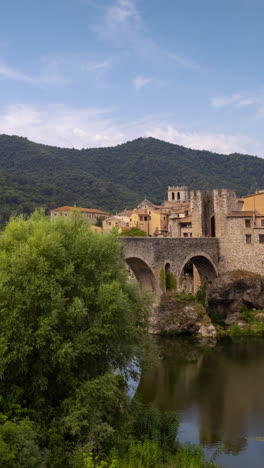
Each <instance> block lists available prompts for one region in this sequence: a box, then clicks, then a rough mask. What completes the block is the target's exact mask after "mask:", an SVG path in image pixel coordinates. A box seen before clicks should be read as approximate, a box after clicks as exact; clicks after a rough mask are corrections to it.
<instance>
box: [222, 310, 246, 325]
mask: <svg viewBox="0 0 264 468" xmlns="http://www.w3.org/2000/svg"><path fill="white" fill-rule="evenodd" d="M241 320H242V315H241V313H240V312H236V313H234V314H232V315H229V316H228V317H227V318H226V320H225V324H226V325H235V324H237V323H238V322H239V321H241Z"/></svg>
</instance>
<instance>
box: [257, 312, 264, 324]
mask: <svg viewBox="0 0 264 468" xmlns="http://www.w3.org/2000/svg"><path fill="white" fill-rule="evenodd" d="M255 319H256V320H258V321H259V322H264V312H258V313H257V314H256V315H255Z"/></svg>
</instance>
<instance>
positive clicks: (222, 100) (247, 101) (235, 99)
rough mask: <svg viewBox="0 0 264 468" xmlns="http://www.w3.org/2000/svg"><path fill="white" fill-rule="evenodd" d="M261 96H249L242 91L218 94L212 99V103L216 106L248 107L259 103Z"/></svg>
mask: <svg viewBox="0 0 264 468" xmlns="http://www.w3.org/2000/svg"><path fill="white" fill-rule="evenodd" d="M259 100H260V98H257V97H253V96H247V95H244V94H241V93H236V94H231V95H229V96H216V97H213V98H212V99H211V104H212V106H213V107H215V108H222V107H227V106H236V107H240V108H242V107H248V106H252V105H254V104H258V103H259Z"/></svg>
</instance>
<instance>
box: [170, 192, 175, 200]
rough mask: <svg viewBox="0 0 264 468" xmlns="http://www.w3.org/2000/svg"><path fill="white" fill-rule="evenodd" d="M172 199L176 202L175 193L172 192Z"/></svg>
mask: <svg viewBox="0 0 264 468" xmlns="http://www.w3.org/2000/svg"><path fill="white" fill-rule="evenodd" d="M171 199H172V200H175V193H174V192H171Z"/></svg>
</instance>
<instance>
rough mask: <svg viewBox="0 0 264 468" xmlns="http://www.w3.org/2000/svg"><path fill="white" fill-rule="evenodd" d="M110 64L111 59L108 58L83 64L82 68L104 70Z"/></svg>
mask: <svg viewBox="0 0 264 468" xmlns="http://www.w3.org/2000/svg"><path fill="white" fill-rule="evenodd" d="M112 64H113V60H112V59H111V58H110V59H107V60H104V61H103V62H97V63H88V64H83V65H82V69H83V70H84V71H87V72H104V71H106V70H108V69H109V68H110V67H111V66H112Z"/></svg>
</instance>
